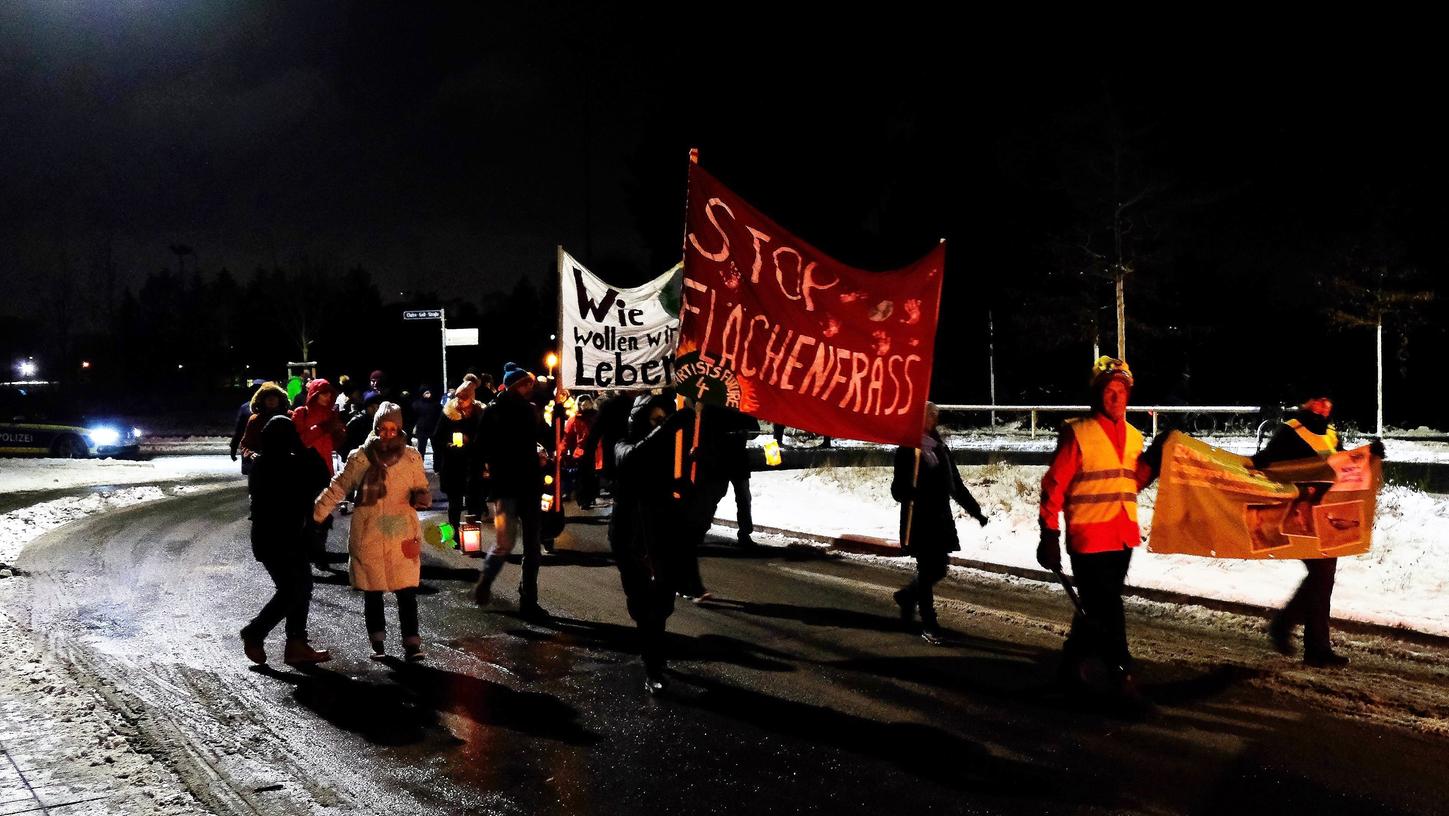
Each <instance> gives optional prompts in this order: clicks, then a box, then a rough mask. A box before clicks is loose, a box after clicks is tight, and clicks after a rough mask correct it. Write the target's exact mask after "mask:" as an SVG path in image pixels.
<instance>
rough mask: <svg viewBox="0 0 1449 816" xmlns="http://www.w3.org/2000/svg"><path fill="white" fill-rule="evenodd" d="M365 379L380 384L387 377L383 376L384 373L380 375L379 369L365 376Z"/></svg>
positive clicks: (380, 370)
mask: <svg viewBox="0 0 1449 816" xmlns="http://www.w3.org/2000/svg"><path fill="white" fill-rule="evenodd" d="M367 378H368V379H369V380H377V381H379V382H381V381H382V380H385V379H387V375H386V374H384V373H382V369H380V368H379V369H378V370H376V371H374V372H372V373H371V374H369V375H367Z"/></svg>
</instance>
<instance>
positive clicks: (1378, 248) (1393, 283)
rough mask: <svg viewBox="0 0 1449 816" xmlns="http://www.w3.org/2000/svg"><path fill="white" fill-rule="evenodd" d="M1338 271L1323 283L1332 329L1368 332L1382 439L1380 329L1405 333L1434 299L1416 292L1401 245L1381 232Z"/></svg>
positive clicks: (1366, 238)
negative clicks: (1392, 328)
mask: <svg viewBox="0 0 1449 816" xmlns="http://www.w3.org/2000/svg"><path fill="white" fill-rule="evenodd" d="M1339 257H1340V264H1339V268H1338V269H1337V270H1335V272H1334V274H1332V275H1331V276H1330V277H1329V278H1328V279H1327V280H1326V284H1327V290H1328V292H1327V294H1328V296H1329V303H1328V306H1327V308H1326V312H1327V316H1328V321H1329V323H1330V325H1332V326H1334V327H1335V328H1338V329H1340V330H1354V329H1366V328H1372V329H1373V330H1374V343H1375V354H1374V360H1375V414H1374V427H1375V429H1376V430H1375V433H1376V434H1377V435H1379V436H1383V433H1384V323H1385V322H1386V321H1392V322H1394V323H1396V324H1397V325H1398V328H1399V330H1400V331H1401V332H1403V333H1404V336H1403V341H1402V344H1401V345H1403V346H1406V345H1407V342H1408V336H1407V331H1408V329H1409V328H1411V327H1412V326H1414V325H1416V324H1417V323H1418V322H1420V321H1421V320H1422V313H1423V309H1424V307H1425V306H1426V305H1428V304H1429V303H1430V302H1431V301H1433V300H1434V293H1433V292H1432V291H1430V290H1428V289H1421V288H1419V285H1418V284H1419V282H1420V273H1419V269H1418V268H1417V267H1416V266H1414V265H1413V264H1412V263H1410V262H1408V260H1407V258H1406V253H1405V251H1404V248H1403V245H1402V244H1400V243H1399V242H1398V241H1397V240H1395V239H1394V238H1392V237H1390V236H1389V235H1388V234H1387V232H1386V231H1385V230H1384V229H1383V228H1382V227H1376V228H1374V229H1373V230H1371V231H1369V232H1367V233H1365V234H1364V235H1362V236H1358V237H1356V238H1354V239H1352V240H1351V241H1350V242H1349V243H1348V245H1347V246H1346V247H1345V248H1344V250H1343V251H1342V254H1341V255H1340V256H1339Z"/></svg>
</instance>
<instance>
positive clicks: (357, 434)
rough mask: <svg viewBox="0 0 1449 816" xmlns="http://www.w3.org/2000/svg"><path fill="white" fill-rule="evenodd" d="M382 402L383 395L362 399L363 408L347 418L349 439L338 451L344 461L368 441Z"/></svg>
mask: <svg viewBox="0 0 1449 816" xmlns="http://www.w3.org/2000/svg"><path fill="white" fill-rule="evenodd" d="M382 403H383V399H382V396H381V395H378V394H373V395H372V396H370V397H367V398H365V399H364V400H363V401H362V410H361V411H359V412H358V413H356V414H353V415H352V417H351V418H350V419H348V420H347V440H346V441H345V442H343V443H342V447H341V448H340V449H339V450H338V451H337V452H338V454H340V455H341V456H342V459H343V460H344V461H345V460H346V459H347V457H348V456H351V455H352V452H353V451H354V450H357V449H358V448H359V447H361V446H362V443H363V442H366V441H367V435H368V434H370V433H372V418H373V417H374V416H377V407H378V406H379V405H382Z"/></svg>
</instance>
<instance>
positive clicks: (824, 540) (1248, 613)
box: [714, 518, 1449, 648]
mask: <svg viewBox="0 0 1449 816" xmlns="http://www.w3.org/2000/svg"><path fill="white" fill-rule="evenodd" d="M714 523H715V524H717V525H719V526H720V527H729V528H733V529H739V523H738V522H736V521H735V520H734V519H726V518H715V519H714ZM754 528H755V531H756V532H761V533H769V534H772V535H779V536H785V537H788V538H797V539H802V540H804V541H811V542H814V543H817V544H824V545H825V546H826V547H827V548H828V549H830V550H831V551H832V552H843V553H855V554H864V555H879V556H885V557H887V558H905V557H906V553H905V552H903V551H902V550H901V548H900V545H899V544H896V543H895V542H893V541H887V540H885V539H882V538H875V537H872V536H856V535H846V536H828V535H820V534H819V533H806V532H801V531H799V530H787V529H785V528H783V527H770V526H767V525H763V524H756V525H755V526H754ZM950 562H951V565H952V566H954V567H966V568H968V569H974V570H978V571H980V572H988V573H993V574H996V575H1009V576H1012V577H1014V578H1023V579H1026V580H1028V581H1037V582H1040V583H1043V584H1051V585H1053V586H1055V585H1056V583H1057V579H1056V576H1054V575H1052V574H1051V573H1050V572H1047V571H1046V570H1040V569H1032V568H1030V567H1013V566H1008V565H1006V564H993V563H991V562H989V561H977V560H975V559H972V558H962V557H960V556H957V555H953V556H950ZM1123 594H1124V595H1126V596H1127V597H1129V598H1140V599H1142V600H1145V601H1154V602H1157V603H1169V604H1178V605H1184V606H1198V607H1202V608H1204V609H1210V610H1212V611H1214V612H1228V613H1231V614H1235V615H1243V616H1245V617H1253V618H1263V619H1264V620H1268V619H1270V618H1272V617H1273V616H1274V615H1275V614H1277V612H1278V608H1277V607H1270V606H1262V605H1259V604H1250V603H1244V602H1242V601H1225V600H1221V599H1219V598H1208V597H1204V596H1201V595H1192V594H1189V593H1186V592H1174V591H1172V590H1168V589H1153V588H1150V587H1138V586H1131V585H1128V586H1126V587H1125V588H1124V591H1123ZM1332 623H1333V627H1334V628H1335V629H1337V630H1339V631H1342V632H1347V633H1350V634H1356V635H1377V636H1380V637H1385V638H1389V639H1392V640H1398V641H1404V642H1407V643H1414V644H1417V645H1421V646H1435V647H1439V648H1449V636H1445V635H1436V634H1433V633H1430V632H1421V631H1419V630H1417V629H1410V628H1408V627H1406V626H1390V625H1387V624H1382V623H1369V622H1367V621H1360V620H1353V619H1350V618H1338V617H1335V618H1332Z"/></svg>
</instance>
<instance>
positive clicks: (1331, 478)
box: [1147, 432, 1383, 559]
mask: <svg viewBox="0 0 1449 816" xmlns="http://www.w3.org/2000/svg"><path fill="white" fill-rule="evenodd" d="M1382 484H1383V463H1382V462H1381V461H1380V460H1379V459H1378V457H1376V456H1374V455H1373V454H1371V453H1370V452H1369V448H1368V446H1367V445H1365V446H1363V447H1360V448H1354V449H1353V450H1348V451H1344V452H1342V453H1336V454H1334V455H1332V456H1329V457H1326V458H1321V457H1315V458H1312V459H1296V460H1293V461H1291V462H1278V463H1275V464H1272V465H1269V466H1268V467H1267V468H1264V469H1263V470H1255V469H1253V465H1252V461H1251V460H1250V459H1248V457H1246V456H1239V455H1237V454H1235V453H1229V452H1228V451H1225V450H1221V449H1219V448H1214V447H1213V446H1211V445H1208V444H1206V443H1204V442H1201V441H1199V440H1196V439H1193V438H1192V437H1190V436H1187V435H1186V434H1183V433H1179V432H1173V433H1172V434H1170V435H1169V436H1168V438H1167V440H1166V443H1165V445H1164V447H1163V453H1162V472H1161V473H1160V474H1159V475H1158V480H1157V485H1158V487H1157V502H1156V504H1155V506H1154V508H1153V511H1152V534H1151V536H1150V538H1149V540H1148V543H1147V547H1148V549H1150V550H1151V551H1153V552H1160V553H1180V554H1184V555H1202V556H1208V557H1212V558H1289V559H1302V558H1337V557H1340V556H1345V555H1360V554H1362V553H1366V552H1368V551H1369V547H1370V546H1371V544H1372V543H1373V523H1374V510H1375V508H1376V505H1377V499H1378V491H1379V487H1380V486H1381V485H1382Z"/></svg>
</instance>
